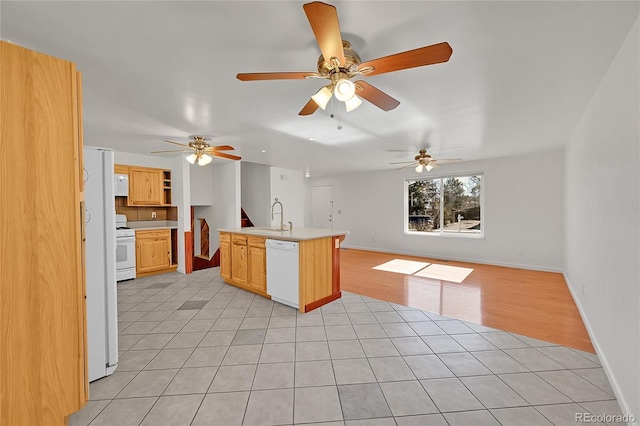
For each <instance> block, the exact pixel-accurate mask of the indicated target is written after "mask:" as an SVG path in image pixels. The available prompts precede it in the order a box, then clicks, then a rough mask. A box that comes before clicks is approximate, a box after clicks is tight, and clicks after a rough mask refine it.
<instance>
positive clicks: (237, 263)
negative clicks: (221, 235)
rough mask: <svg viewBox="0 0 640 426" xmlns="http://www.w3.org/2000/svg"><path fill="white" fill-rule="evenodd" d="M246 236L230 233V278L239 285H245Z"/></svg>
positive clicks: (246, 264) (246, 261) (246, 273)
mask: <svg viewBox="0 0 640 426" xmlns="http://www.w3.org/2000/svg"><path fill="white" fill-rule="evenodd" d="M248 272H249V268H248V259H247V237H245V236H244V235H235V234H234V235H231V279H232V280H233V281H234V282H236V283H237V284H240V285H247V277H248Z"/></svg>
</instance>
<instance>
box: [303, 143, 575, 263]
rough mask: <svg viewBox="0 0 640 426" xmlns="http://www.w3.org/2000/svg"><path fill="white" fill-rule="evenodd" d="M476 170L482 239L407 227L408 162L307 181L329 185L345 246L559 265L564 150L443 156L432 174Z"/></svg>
mask: <svg viewBox="0 0 640 426" xmlns="http://www.w3.org/2000/svg"><path fill="white" fill-rule="evenodd" d="M476 172H483V173H484V175H483V186H484V193H483V209H482V213H481V214H482V220H483V226H484V235H485V236H484V238H483V239H469V238H446V237H434V236H426V235H425V236H416V235H405V234H404V222H403V220H404V182H405V178H406V177H415V176H417V175H418V174H417V173H416V172H415V171H414V170H413V169H412V168H408V169H404V170H390V171H382V172H371V173H358V174H345V175H338V176H333V177H323V178H312V179H311V183H310V185H312V186H316V185H333V202H334V204H333V213H334V216H333V217H334V229H338V230H347V231H350V234H349V235H347V238H346V239H345V241H344V244H343V245H344V246H345V247H353V248H363V249H372V250H378V251H390V252H394V253H405V254H414V255H420V256H427V257H436V258H444V259H456V260H464V261H470V262H480V263H488V264H497V265H506V266H517V267H524V268H529V269H542V270H550V271H561V270H562V267H563V215H564V211H563V209H564V208H563V189H564V185H563V180H564V177H563V153H562V151H551V152H544V153H537V154H535V155H526V156H517V157H507V158H496V159H491V160H484V161H469V162H462V163H459V164H448V165H446V166H442V167H441V168H439V169H437V170H434V171H431V172H430V173H429V176H434V177H435V176H439V175H443V174H451V173H453V174H455V173H476ZM423 175H424V174H423ZM425 176H426V175H425ZM518 249H522V250H523V252H524V255H523V256H519V255H518Z"/></svg>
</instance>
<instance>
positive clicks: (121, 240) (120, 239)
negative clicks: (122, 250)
mask: <svg viewBox="0 0 640 426" xmlns="http://www.w3.org/2000/svg"><path fill="white" fill-rule="evenodd" d="M135 241H136V237H116V244H124V243H134V242H135Z"/></svg>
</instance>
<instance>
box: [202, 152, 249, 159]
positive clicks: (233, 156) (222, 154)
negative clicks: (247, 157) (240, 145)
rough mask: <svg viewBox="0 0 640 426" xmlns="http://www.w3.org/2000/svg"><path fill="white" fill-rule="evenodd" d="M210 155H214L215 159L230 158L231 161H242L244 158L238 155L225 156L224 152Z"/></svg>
mask: <svg viewBox="0 0 640 426" xmlns="http://www.w3.org/2000/svg"><path fill="white" fill-rule="evenodd" d="M208 154H210V155H213V156H215V157H221V158H228V159H229V160H240V159H241V158H242V157H238V156H237V155H231V154H225V153H224V152H218V151H214V152H209V153H208Z"/></svg>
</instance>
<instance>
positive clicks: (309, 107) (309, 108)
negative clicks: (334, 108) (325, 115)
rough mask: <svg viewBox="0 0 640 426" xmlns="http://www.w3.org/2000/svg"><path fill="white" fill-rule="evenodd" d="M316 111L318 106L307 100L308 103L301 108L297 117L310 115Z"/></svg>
mask: <svg viewBox="0 0 640 426" xmlns="http://www.w3.org/2000/svg"><path fill="white" fill-rule="evenodd" d="M317 109H318V104H317V103H316V102H315V101H314V100H313V99H309V102H307V104H306V105H305V106H304V107H302V109H301V110H300V112H299V113H298V115H311V114H313V113H314V112H316V110H317Z"/></svg>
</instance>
